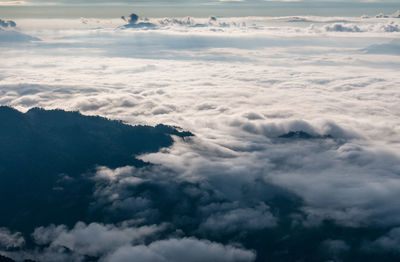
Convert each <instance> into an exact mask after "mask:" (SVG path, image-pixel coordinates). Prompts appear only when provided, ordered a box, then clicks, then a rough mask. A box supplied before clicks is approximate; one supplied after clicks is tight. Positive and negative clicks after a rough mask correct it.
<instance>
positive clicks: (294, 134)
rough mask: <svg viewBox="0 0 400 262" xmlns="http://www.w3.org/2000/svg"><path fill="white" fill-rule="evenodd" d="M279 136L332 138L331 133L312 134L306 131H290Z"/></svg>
mask: <svg viewBox="0 0 400 262" xmlns="http://www.w3.org/2000/svg"><path fill="white" fill-rule="evenodd" d="M279 138H291V139H313V138H332V136H331V135H311V134H309V133H307V132H304V131H301V130H300V131H290V132H288V133H286V134H283V135H280V136H279Z"/></svg>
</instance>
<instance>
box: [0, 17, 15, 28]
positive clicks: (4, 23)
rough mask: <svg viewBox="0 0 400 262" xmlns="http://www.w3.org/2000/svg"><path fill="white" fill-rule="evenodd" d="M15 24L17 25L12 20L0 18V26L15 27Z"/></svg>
mask: <svg viewBox="0 0 400 262" xmlns="http://www.w3.org/2000/svg"><path fill="white" fill-rule="evenodd" d="M16 26H17V24H16V23H15V22H14V21H12V20H8V21H5V20H2V19H0V27H4V28H7V27H16Z"/></svg>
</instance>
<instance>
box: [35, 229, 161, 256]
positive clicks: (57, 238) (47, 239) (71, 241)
mask: <svg viewBox="0 0 400 262" xmlns="http://www.w3.org/2000/svg"><path fill="white" fill-rule="evenodd" d="M164 228H165V226H163V225H161V226H155V225H153V226H142V227H138V228H131V227H126V226H121V227H116V226H114V225H103V224H98V223H91V224H89V225H86V224H85V223H83V222H79V223H77V224H76V225H75V226H74V227H73V228H72V229H71V230H68V228H67V227H66V226H64V225H60V226H54V225H51V226H48V227H39V228H36V229H35V231H34V232H33V234H32V236H33V239H34V241H35V242H36V243H37V244H39V245H47V246H48V249H49V250H47V251H45V252H49V251H50V250H58V249H59V248H64V249H67V250H71V251H72V252H73V253H75V254H78V255H81V256H93V257H101V256H103V255H105V254H108V253H109V252H112V251H114V250H116V249H117V248H119V247H121V246H125V245H130V244H135V243H136V244H138V243H139V244H140V243H142V242H143V241H144V240H145V239H146V238H147V237H149V236H152V235H154V234H157V233H158V232H160V231H162V230H163V229H164Z"/></svg>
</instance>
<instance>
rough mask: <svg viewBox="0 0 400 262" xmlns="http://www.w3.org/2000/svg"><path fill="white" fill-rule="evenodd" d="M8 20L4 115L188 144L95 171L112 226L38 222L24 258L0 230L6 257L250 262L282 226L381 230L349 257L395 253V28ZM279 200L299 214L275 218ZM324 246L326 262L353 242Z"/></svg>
mask: <svg viewBox="0 0 400 262" xmlns="http://www.w3.org/2000/svg"><path fill="white" fill-rule="evenodd" d="M15 22H16V27H12V28H10V27H7V28H3V29H0V30H1V31H0V52H1V57H2V62H1V64H0V104H1V105H8V106H12V107H15V108H17V109H19V110H22V111H26V110H28V109H29V108H32V107H43V108H46V109H53V108H61V109H65V110H79V111H80V112H82V113H84V114H88V115H101V116H105V117H108V118H111V119H121V120H123V121H125V122H127V123H130V124H150V125H155V124H157V123H163V124H170V125H175V126H179V127H181V128H183V129H185V130H189V131H191V132H192V133H194V135H195V136H194V137H191V138H186V139H184V140H182V139H176V142H175V144H174V146H172V147H171V148H168V149H164V150H162V151H161V152H158V153H154V154H148V155H143V156H141V159H143V160H146V161H149V162H151V163H153V164H156V165H155V166H152V167H147V168H141V169H138V168H134V167H130V166H127V167H120V168H117V169H112V168H109V167H98V169H97V171H96V173H95V174H94V175H93V181H94V183H95V185H96V186H95V191H94V192H93V199H94V200H93V208H101V209H102V210H106V211H107V212H109V213H110V216H112V214H115V213H118V214H119V215H120V216H121V217H122V218H123V219H121V223H119V224H108V223H107V222H104V223H101V222H100V221H99V223H91V224H85V223H83V222H79V221H76V222H77V224H76V225H75V226H74V227H73V228H68V227H66V226H65V225H43V226H42V227H38V228H37V229H36V230H35V231H34V232H32V236H31V238H32V240H31V241H33V242H34V243H36V244H37V245H39V246H41V248H40V249H34V250H28V251H26V250H24V249H23V246H24V243H25V240H24V238H23V237H22V236H21V234H20V233H18V232H14V231H11V230H9V229H6V228H1V229H0V236H1V239H0V247H2V249H3V250H4V252H3V253H4V254H6V255H8V256H12V257H14V258H20V257H30V258H35V259H40V261H54V260H70V261H81V260H82V259H84V258H85V257H87V256H89V257H90V256H96V257H100V258H101V261H130V258H131V257H132V256H135V257H136V258H137V260H135V261H253V260H255V259H256V257H257V252H256V251H255V250H253V249H252V248H251V247H249V246H251V245H246V244H244V243H243V242H242V240H243V239H246V234H249V232H257V231H260V230H264V229H265V230H267V229H273V228H276V227H277V226H278V225H279V224H280V223H281V222H282V219H289V220H290V224H291V225H292V226H293V227H306V228H309V227H311V228H313V227H314V228H318V227H319V226H321V225H322V223H323V222H324V221H326V220H329V221H333V223H334V224H336V225H339V226H341V227H345V228H383V231H384V232H383V233H381V234H380V235H379V236H376V237H375V238H373V239H360V241H359V243H363V244H362V245H358V246H357V247H352V248H358V249H360V250H363V252H371V250H377V249H379V250H389V251H393V250H396V249H397V251H398V250H399V249H398V247H399V243H400V233H399V232H400V231H399V228H400V206H399V205H398V199H399V198H400V179H399V176H400V103H399V101H400V92H399V86H400V74H399V73H398V72H399V69H400V19H399V18H396V17H395V16H377V17H372V18H369V17H362V18H348V17H347V18H340V17H330V18H326V17H325V18H321V17H280V18H261V17H247V18H217V17H210V18H189V17H188V18H139V17H137V19H135V17H130V18H129V17H128V18H127V17H123V19H114V20H99V19H93V18H82V19H77V20H62V19H54V20H50V19H47V20H46V19H41V20H40V19H36V20H34V19H20V20H17V21H15ZM7 23H8V22H7ZM290 132H298V133H297V135H296V134H295V135H293V136H290V135H289V136H288V134H290ZM299 132H304V133H306V134H307V135H308V137H307V138H304V137H302V136H301V135H299ZM285 135H286V136H285ZM142 187H146V188H153V189H152V190H153V191H151V190H150V191H149V192H147V191H143V190H142V191H141V188H142ZM158 194H162V195H163V196H164V197H165V199H160V196H158ZM277 197H281V198H283V199H286V200H287V201H289V202H290V203H293V205H294V207H293V209H290V210H289V211H287V213H285V214H284V215H282V213H283V212H284V211H282V210H280V207H279V205H278V204H276V203H275V202H274V201H275V199H276V198H277ZM168 209H171V210H172V213H173V214H171V215H170V216H168V219H166V218H165V217H164V215H163V214H165V213H167V212H168ZM188 210H190V212H189V211H188ZM182 228H185V229H184V230H182ZM210 239H211V240H210ZM226 239H230V241H227V240H226ZM246 246H247V247H246ZM321 246H323V247H326V248H327V249H329V250H333V251H332V254H333V253H334V254H335V256H336V255H337V253H338V252H339V253H340V252H346V251H347V250H348V249H350V248H351V243H347V242H346V240H343V239H323V241H321ZM19 248H21V250H19ZM338 250H339V251H338ZM189 251H190V252H189ZM55 258H57V259H55Z"/></svg>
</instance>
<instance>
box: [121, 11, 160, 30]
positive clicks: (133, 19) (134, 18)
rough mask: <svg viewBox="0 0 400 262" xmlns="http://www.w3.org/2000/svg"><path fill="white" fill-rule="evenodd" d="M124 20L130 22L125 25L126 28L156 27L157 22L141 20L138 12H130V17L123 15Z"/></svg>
mask: <svg viewBox="0 0 400 262" xmlns="http://www.w3.org/2000/svg"><path fill="white" fill-rule="evenodd" d="M121 18H122V20H124V21H126V22H128V24H126V25H124V28H153V27H156V25H155V24H152V23H149V22H148V21H147V20H146V19H145V20H144V21H141V22H138V21H139V16H138V15H137V14H130V15H129V16H128V18H126V17H125V16H122V17H121Z"/></svg>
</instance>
